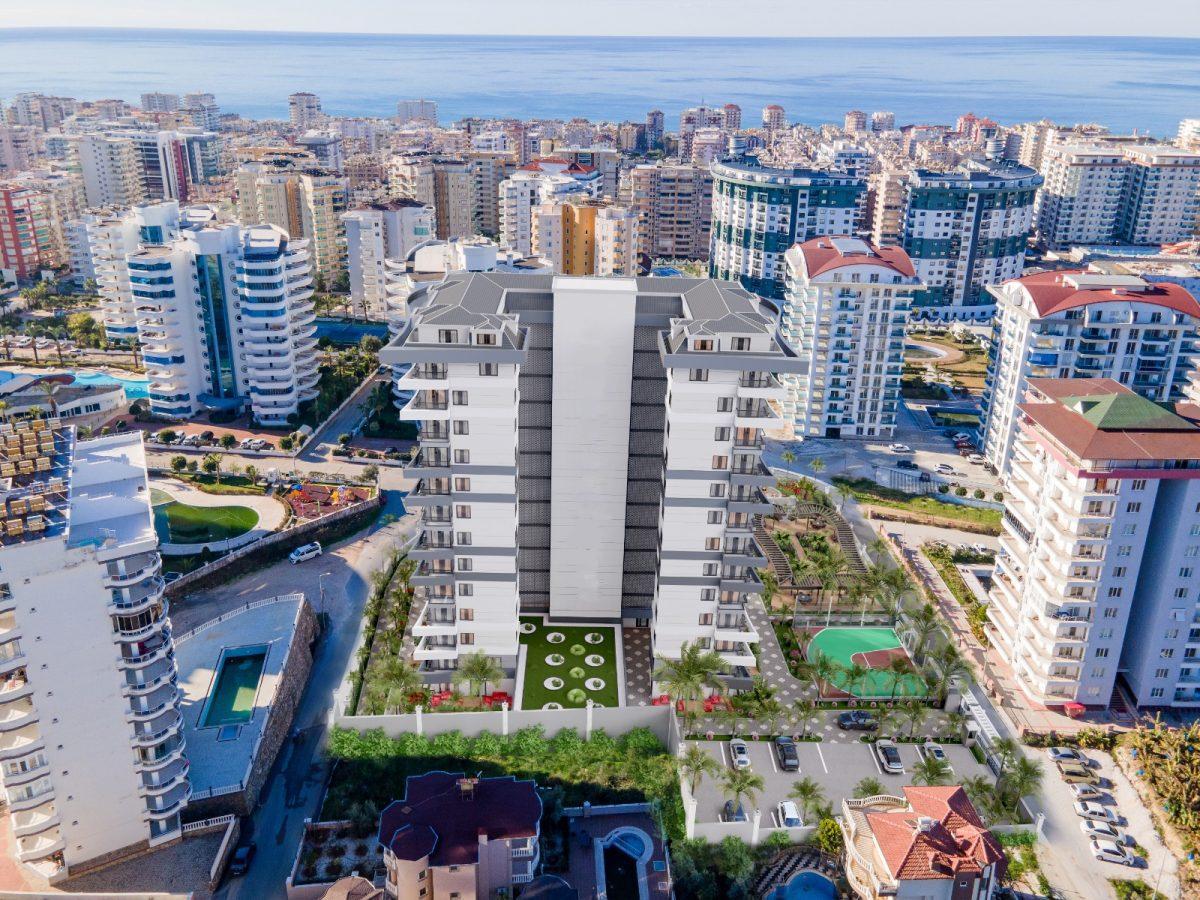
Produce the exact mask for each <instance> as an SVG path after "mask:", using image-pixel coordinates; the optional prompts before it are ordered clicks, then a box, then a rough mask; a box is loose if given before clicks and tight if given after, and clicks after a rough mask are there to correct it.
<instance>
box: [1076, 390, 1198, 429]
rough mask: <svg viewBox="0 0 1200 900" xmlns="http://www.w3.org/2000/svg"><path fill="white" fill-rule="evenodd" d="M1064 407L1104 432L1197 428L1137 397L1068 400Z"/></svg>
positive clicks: (1118, 395) (1105, 396) (1112, 395)
mask: <svg viewBox="0 0 1200 900" xmlns="http://www.w3.org/2000/svg"><path fill="white" fill-rule="evenodd" d="M1062 402H1063V404H1064V405H1065V406H1067V407H1068V408H1070V409H1072V410H1074V411H1075V412H1077V413H1079V414H1080V415H1081V416H1083V417H1084V418H1085V419H1087V420H1088V421H1089V422H1091V423H1092V424H1093V425H1095V426H1096V427H1097V428H1099V429H1100V430H1101V431H1192V430H1193V429H1194V428H1195V426H1194V425H1193V424H1192V423H1191V422H1189V421H1187V419H1182V418H1180V417H1179V416H1177V415H1175V413H1173V412H1171V411H1170V410H1166V409H1163V408H1162V407H1161V406H1159V405H1158V404H1157V403H1154V402H1153V401H1150V400H1147V399H1146V398H1145V397H1141V396H1139V395H1137V394H1092V395H1090V396H1084V397H1065V398H1063V401H1062Z"/></svg>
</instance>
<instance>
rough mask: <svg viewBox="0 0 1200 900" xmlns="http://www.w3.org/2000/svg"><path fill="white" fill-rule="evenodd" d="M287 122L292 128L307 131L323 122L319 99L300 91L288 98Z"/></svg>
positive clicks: (323, 117)
mask: <svg viewBox="0 0 1200 900" xmlns="http://www.w3.org/2000/svg"><path fill="white" fill-rule="evenodd" d="M288 120H289V121H290V122H291V123H292V127H294V128H296V129H298V130H301V131H307V130H308V129H309V128H316V127H317V126H319V125H321V124H322V123H323V122H324V121H325V113H324V112H322V111H321V98H320V97H318V96H317V95H316V94H310V93H309V92H308V91H300V92H298V93H295V94H290V95H289V96H288Z"/></svg>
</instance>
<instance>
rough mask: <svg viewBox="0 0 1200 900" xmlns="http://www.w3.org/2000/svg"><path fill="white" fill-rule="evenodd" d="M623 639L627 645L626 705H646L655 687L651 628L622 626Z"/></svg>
mask: <svg viewBox="0 0 1200 900" xmlns="http://www.w3.org/2000/svg"><path fill="white" fill-rule="evenodd" d="M621 640H622V643H623V644H624V646H625V705H626V706H646V705H648V704H649V703H650V692H651V690H652V689H653V688H652V682H653V679H652V675H651V668H652V666H653V660H651V658H650V629H649V628H629V627H627V628H622V629H621Z"/></svg>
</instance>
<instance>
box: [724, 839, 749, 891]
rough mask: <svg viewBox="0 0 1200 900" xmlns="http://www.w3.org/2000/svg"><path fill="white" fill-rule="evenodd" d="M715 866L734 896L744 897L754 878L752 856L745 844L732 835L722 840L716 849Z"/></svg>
mask: <svg viewBox="0 0 1200 900" xmlns="http://www.w3.org/2000/svg"><path fill="white" fill-rule="evenodd" d="M717 866H718V867H719V868H720V870H721V874H722V875H724V876H725V878H726V879H728V881H729V885H730V887H731V888H733V889H734V891H735V892H736V894H735V896H744V895H745V892H746V889H747V888H748V887H749V885H750V879H751V878H752V877H753V876H754V855H753V854H752V853H751V852H750V848H749V847H748V846H746V842H745V841H743V840H742V839H741V838H737V837H734V836H733V835H729V836H728V837H726V838H725V839H724V840H722V841H721V843H720V845H719V846H718V849H717Z"/></svg>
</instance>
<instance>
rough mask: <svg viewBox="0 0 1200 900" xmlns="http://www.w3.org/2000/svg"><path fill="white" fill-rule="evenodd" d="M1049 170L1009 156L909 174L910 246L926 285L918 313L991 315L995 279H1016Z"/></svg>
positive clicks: (907, 223) (907, 233)
mask: <svg viewBox="0 0 1200 900" xmlns="http://www.w3.org/2000/svg"><path fill="white" fill-rule="evenodd" d="M1041 184H1042V176H1041V175H1039V174H1038V173H1037V172H1035V171H1034V170H1032V169H1029V168H1026V167H1025V166H1021V165H1017V164H1015V163H1012V162H1009V161H1006V160H1005V161H999V162H987V163H974V162H971V163H967V164H966V165H964V167H963V168H961V169H959V170H957V171H954V172H930V171H927V170H923V169H917V170H916V171H914V172H913V173H911V174H910V175H909V179H908V196H907V198H906V201H905V213H904V250H905V252H906V253H908V255H909V258H910V259H911V260H912V261H913V265H914V266H915V267H916V270H917V277H918V278H920V279H921V283H922V284H923V285H924V288H923V289H922V290H921V291H920V292H919V293H918V294H917V295H916V297H915V298H914V300H913V308H914V312H916V313H918V314H919V315H921V316H927V317H933V318H985V317H988V316H990V315H991V312H992V310H991V303H992V298H991V295H989V294H988V292H987V286H988V285H989V284H999V283H1000V282H1002V281H1006V280H1008V279H1009V278H1016V277H1017V276H1018V275H1020V274H1021V270H1022V269H1023V268H1024V266H1025V246H1026V243H1027V242H1028V240H1029V236H1030V234H1032V232H1033V202H1034V196H1035V194H1036V193H1037V189H1038V187H1039V186H1040V185H1041Z"/></svg>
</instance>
